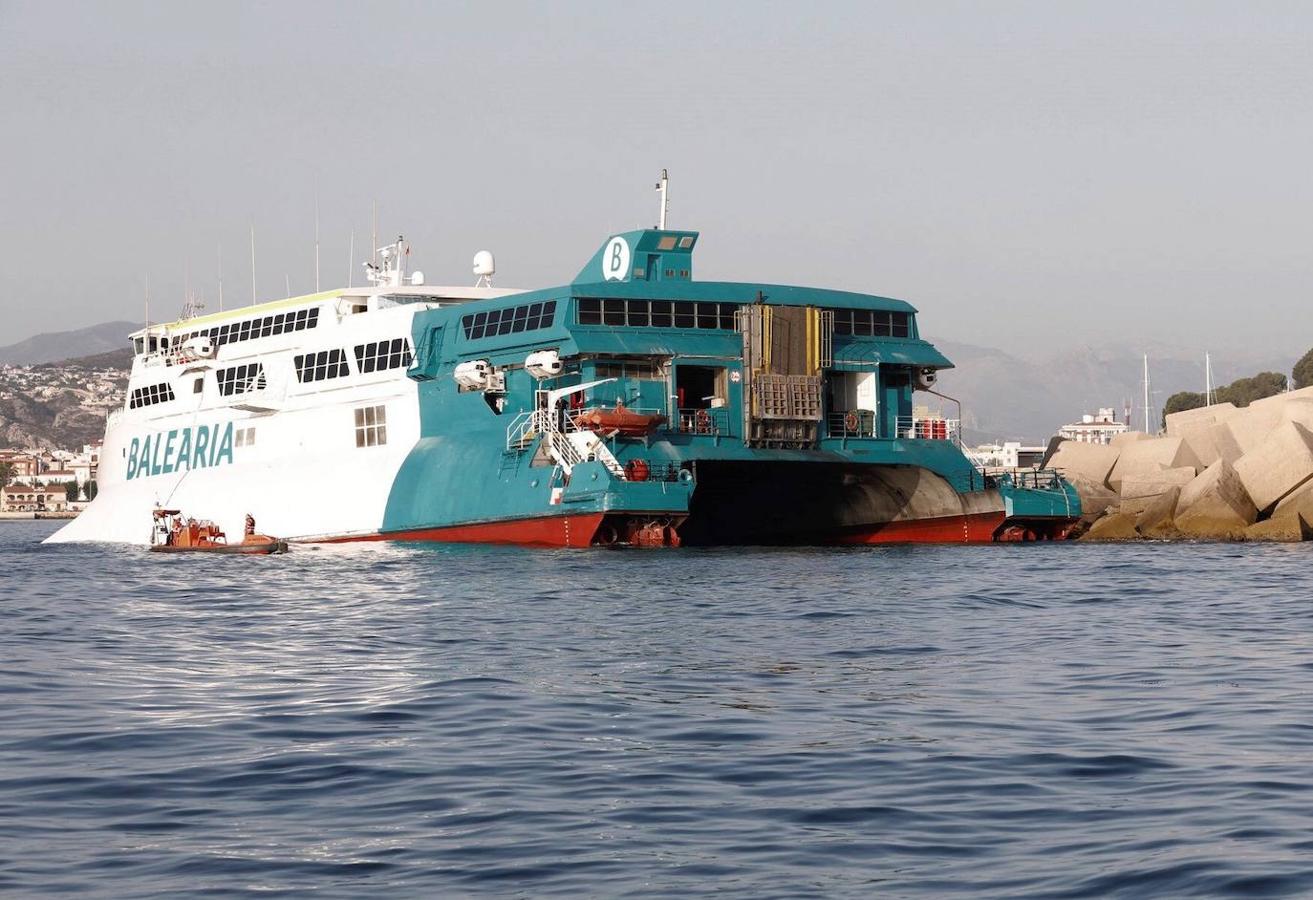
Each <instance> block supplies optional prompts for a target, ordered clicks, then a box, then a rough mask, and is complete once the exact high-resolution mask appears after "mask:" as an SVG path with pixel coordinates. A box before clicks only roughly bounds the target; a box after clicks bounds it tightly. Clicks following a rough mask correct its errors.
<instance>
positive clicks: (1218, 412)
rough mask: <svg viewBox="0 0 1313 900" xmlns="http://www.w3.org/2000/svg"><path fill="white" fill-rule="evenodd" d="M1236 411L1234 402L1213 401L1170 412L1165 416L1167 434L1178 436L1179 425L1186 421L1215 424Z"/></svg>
mask: <svg viewBox="0 0 1313 900" xmlns="http://www.w3.org/2000/svg"><path fill="white" fill-rule="evenodd" d="M1235 413H1236V406H1235V404H1234V403H1214V404H1213V405H1212V406H1201V407H1199V408H1198V409H1186V410H1182V411H1181V412H1175V413H1171V414H1170V415H1169V416H1167V428H1166V431H1167V436H1168V437H1180V436H1181V435H1180V428H1181V426H1183V425H1185V424H1187V423H1195V424H1204V423H1206V424H1209V425H1212V424H1215V423H1217V422H1225V421H1226V420H1227V419H1229V418H1231V416H1233V415H1234V414H1235Z"/></svg>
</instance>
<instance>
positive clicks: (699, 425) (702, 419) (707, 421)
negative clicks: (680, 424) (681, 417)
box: [693, 409, 711, 434]
mask: <svg viewBox="0 0 1313 900" xmlns="http://www.w3.org/2000/svg"><path fill="white" fill-rule="evenodd" d="M693 425H694V429H695V430H696V431H697V432H698V433H699V434H702V433H705V432H709V431H711V413H709V412H707V411H706V410H705V409H699V410H698V411H697V413H696V414H695V415H694V416H693Z"/></svg>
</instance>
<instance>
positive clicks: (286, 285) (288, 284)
mask: <svg viewBox="0 0 1313 900" xmlns="http://www.w3.org/2000/svg"><path fill="white" fill-rule="evenodd" d="M283 290H285V291H286V292H287V293H285V294H283V296H284V297H290V296H292V276H291V275H288V274H287V273H286V272H284V273H283Z"/></svg>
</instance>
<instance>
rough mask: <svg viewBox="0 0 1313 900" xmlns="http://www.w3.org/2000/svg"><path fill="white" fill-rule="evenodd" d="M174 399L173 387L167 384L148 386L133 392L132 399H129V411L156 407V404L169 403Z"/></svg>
mask: <svg viewBox="0 0 1313 900" xmlns="http://www.w3.org/2000/svg"><path fill="white" fill-rule="evenodd" d="M172 399H173V386H172V385H170V384H168V383H167V382H166V383H164V384H148V385H146V386H145V387H139V388H137V389H135V390H134V391H133V392H132V395H131V397H130V398H129V399H128V409H136V408H137V407H139V406H154V405H155V404H156V403H168V402H169V401H170V400H172Z"/></svg>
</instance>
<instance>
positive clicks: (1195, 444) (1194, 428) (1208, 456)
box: [1176, 418, 1229, 467]
mask: <svg viewBox="0 0 1313 900" xmlns="http://www.w3.org/2000/svg"><path fill="white" fill-rule="evenodd" d="M1216 430H1217V423H1216V422H1213V421H1211V420H1209V419H1203V418H1200V419H1194V420H1191V421H1188V422H1179V423H1177V426H1176V437H1179V438H1180V439H1181V440H1183V441H1185V443H1186V446H1188V447H1189V448H1190V450H1191V452H1193V453H1194V455H1195V457H1196V458H1198V460H1199V465H1201V466H1204V467H1207V466H1211V465H1212V464H1213V463H1215V462H1217V461H1218V460H1219V459H1221V458H1222V452H1221V451H1220V450H1219V449H1218V447H1217V440H1216V438H1215V437H1214V436H1213V434H1214V432H1215V431H1216ZM1227 434H1228V436H1229V432H1228V433H1227Z"/></svg>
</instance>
